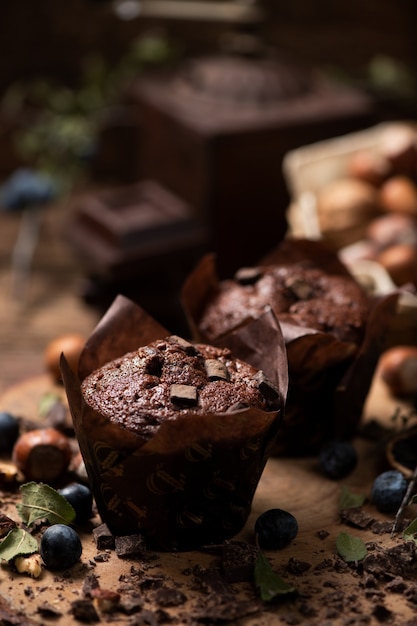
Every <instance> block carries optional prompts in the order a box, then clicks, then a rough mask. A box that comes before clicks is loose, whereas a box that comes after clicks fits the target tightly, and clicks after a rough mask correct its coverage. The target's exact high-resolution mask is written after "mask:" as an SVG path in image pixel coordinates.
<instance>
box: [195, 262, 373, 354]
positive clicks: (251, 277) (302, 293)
mask: <svg viewBox="0 0 417 626" xmlns="http://www.w3.org/2000/svg"><path fill="white" fill-rule="evenodd" d="M267 307H271V308H272V310H273V311H274V313H275V315H276V316H277V318H278V320H279V321H280V322H284V323H289V324H295V325H296V326H301V327H305V328H314V329H316V330H319V331H321V332H326V333H332V334H333V335H334V336H335V337H337V338H338V339H339V340H340V341H347V342H351V343H353V344H356V345H358V344H359V343H360V342H361V341H362V339H363V334H364V328H365V324H366V320H367V317H368V314H369V307H370V301H369V298H368V296H367V294H366V293H365V292H364V291H363V289H362V288H361V287H360V286H359V285H358V284H357V283H356V282H355V281H354V280H353V279H352V278H350V277H348V276H342V275H334V274H327V273H326V272H325V271H323V270H322V269H319V268H314V267H306V266H305V265H304V264H302V263H297V264H291V265H267V266H259V267H251V268H242V269H240V270H239V271H238V272H237V273H236V275H235V277H234V278H233V279H227V280H223V281H221V282H220V283H219V285H218V290H217V292H216V293H215V294H214V295H213V296H212V297H211V298H210V300H209V301H208V302H207V304H206V306H205V308H204V310H203V312H202V315H201V317H200V319H199V322H198V328H199V331H200V332H201V334H202V336H203V337H205V338H207V339H208V340H210V341H213V340H214V339H217V338H218V337H219V336H221V335H224V334H225V333H227V332H229V331H230V330H231V329H233V328H235V327H236V326H238V325H239V324H241V323H242V322H244V321H245V320H247V319H249V318H251V317H258V316H259V315H260V314H261V313H262V312H263V311H264V310H265V309H266V308H267Z"/></svg>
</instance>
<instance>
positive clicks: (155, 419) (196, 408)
mask: <svg viewBox="0 0 417 626" xmlns="http://www.w3.org/2000/svg"><path fill="white" fill-rule="evenodd" d="M81 389H82V393H83V396H84V399H85V401H86V403H87V404H88V405H89V406H90V407H92V408H93V409H95V410H96V411H99V412H100V413H101V414H103V415H105V416H107V417H109V418H110V419H111V420H112V421H113V422H114V423H117V424H119V425H120V426H123V427H124V428H127V429H129V430H132V431H134V432H136V433H137V434H139V435H140V436H142V437H150V436H152V435H153V434H154V433H155V431H156V430H157V429H158V427H159V425H160V424H161V423H162V422H163V421H164V420H168V419H171V420H172V419H177V418H178V417H179V416H181V415H185V414H189V413H193V414H210V413H216V414H217V413H223V412H229V411H233V410H236V409H239V408H240V409H242V408H244V407H257V408H259V409H262V410H272V409H274V408H276V406H277V402H278V397H279V395H278V390H277V389H276V388H275V387H274V386H273V385H272V384H271V383H270V381H268V380H267V378H266V376H265V375H264V374H263V372H262V371H260V370H257V369H255V368H254V367H252V366H251V365H249V364H248V363H245V362H243V361H241V360H239V359H235V358H233V356H232V354H231V352H230V350H228V349H225V348H216V347H213V346H208V345H205V344H191V343H189V342H188V341H186V340H184V339H182V338H180V337H177V336H175V335H172V336H170V337H167V338H165V339H160V340H157V341H154V342H153V343H151V344H149V345H147V346H144V347H141V348H139V349H138V350H136V351H135V352H129V353H128V354H125V355H124V356H122V357H120V358H118V359H115V360H114V361H111V362H109V363H107V364H106V365H104V366H103V367H101V368H100V369H98V370H96V371H95V372H93V373H92V374H90V375H89V376H88V377H87V378H85V379H84V381H83V382H82V386H81Z"/></svg>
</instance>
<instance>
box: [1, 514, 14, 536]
mask: <svg viewBox="0 0 417 626" xmlns="http://www.w3.org/2000/svg"><path fill="white" fill-rule="evenodd" d="M16 526H17V524H16V522H14V521H13V520H12V519H10V517H7V515H4V514H3V513H0V537H5V536H6V535H7V534H8V533H9V532H10V531H11V530H13V528H16Z"/></svg>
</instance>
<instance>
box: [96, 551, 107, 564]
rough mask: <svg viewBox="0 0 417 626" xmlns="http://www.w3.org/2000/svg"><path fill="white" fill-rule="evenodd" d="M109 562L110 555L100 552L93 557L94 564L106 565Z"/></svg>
mask: <svg viewBox="0 0 417 626" xmlns="http://www.w3.org/2000/svg"><path fill="white" fill-rule="evenodd" d="M109 560H110V554H109V553H108V552H100V553H99V554H96V555H95V556H94V561H95V562H96V563H106V562H107V561H109Z"/></svg>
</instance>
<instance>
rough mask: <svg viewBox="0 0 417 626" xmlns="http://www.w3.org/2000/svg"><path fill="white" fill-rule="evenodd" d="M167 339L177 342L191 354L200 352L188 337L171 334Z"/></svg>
mask: <svg viewBox="0 0 417 626" xmlns="http://www.w3.org/2000/svg"><path fill="white" fill-rule="evenodd" d="M167 341H169V342H170V343H175V344H177V345H178V346H179V347H180V348H181V349H182V350H184V352H186V353H187V354H189V355H190V356H193V355H196V354H198V350H197V348H196V347H195V346H194V345H193V344H192V343H190V342H189V341H187V340H186V339H183V337H179V336H178V335H171V336H170V337H168V339H167Z"/></svg>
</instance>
